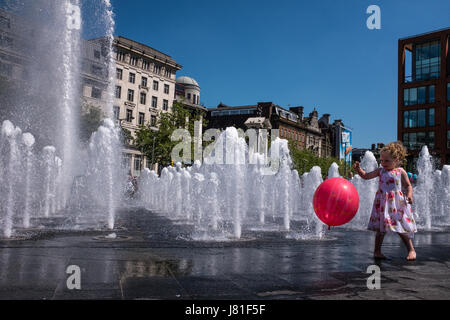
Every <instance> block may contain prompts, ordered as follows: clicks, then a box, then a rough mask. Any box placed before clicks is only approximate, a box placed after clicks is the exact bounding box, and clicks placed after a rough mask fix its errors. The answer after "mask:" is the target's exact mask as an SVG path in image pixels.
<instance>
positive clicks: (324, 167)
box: [289, 140, 354, 179]
mask: <svg viewBox="0 0 450 320" xmlns="http://www.w3.org/2000/svg"><path fill="white" fill-rule="evenodd" d="M289 151H290V154H291V158H292V167H293V169H295V170H297V171H298V174H299V175H300V176H301V175H302V174H304V173H305V172H309V171H310V170H311V169H312V168H313V167H314V166H318V167H320V169H321V171H322V178H323V179H325V178H326V177H327V175H328V169H329V168H330V166H331V164H332V163H333V162H336V164H337V165H338V166H339V174H340V175H341V176H342V177H344V176H347V177H348V176H349V172H350V170H352V171H353V169H351V168H350V166H349V165H348V164H346V163H345V161H344V160H338V159H337V158H333V157H327V158H320V157H317V156H316V155H315V154H314V152H312V151H311V150H307V149H302V150H300V149H298V148H296V147H295V143H294V142H293V141H291V140H289ZM345 165H346V166H347V168H346V167H345ZM353 174H354V171H353Z"/></svg>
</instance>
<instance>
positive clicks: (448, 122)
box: [447, 106, 450, 125]
mask: <svg viewBox="0 0 450 320" xmlns="http://www.w3.org/2000/svg"><path fill="white" fill-rule="evenodd" d="M447 125H450V106H448V107H447Z"/></svg>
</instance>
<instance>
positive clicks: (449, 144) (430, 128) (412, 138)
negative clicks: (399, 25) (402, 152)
mask: <svg viewBox="0 0 450 320" xmlns="http://www.w3.org/2000/svg"><path fill="white" fill-rule="evenodd" d="M449 41H450V28H447V29H442V30H438V31H433V32H428V33H424V34H419V35H415V36H411V37H407V38H402V39H399V40H398V130H397V135H398V140H400V141H402V142H403V144H404V145H405V147H406V148H407V149H408V153H409V157H408V160H409V161H408V162H410V163H415V160H416V159H417V158H418V155H419V152H420V149H421V148H422V146H423V145H427V146H428V148H429V150H430V153H431V154H432V155H433V156H434V157H435V158H436V159H438V161H439V162H440V164H441V165H444V164H450V60H449V59H450V57H449Z"/></svg>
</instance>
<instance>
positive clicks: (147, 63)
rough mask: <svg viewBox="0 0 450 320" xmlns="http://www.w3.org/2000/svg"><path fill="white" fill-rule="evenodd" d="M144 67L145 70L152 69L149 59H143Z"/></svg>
mask: <svg viewBox="0 0 450 320" xmlns="http://www.w3.org/2000/svg"><path fill="white" fill-rule="evenodd" d="M142 69H144V70H148V69H150V62H149V61H148V60H145V59H144V60H143V61H142Z"/></svg>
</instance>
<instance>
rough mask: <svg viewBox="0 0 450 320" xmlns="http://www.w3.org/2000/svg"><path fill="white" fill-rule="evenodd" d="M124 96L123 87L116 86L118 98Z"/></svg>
mask: <svg viewBox="0 0 450 320" xmlns="http://www.w3.org/2000/svg"><path fill="white" fill-rule="evenodd" d="M121 97H122V87H121V86H116V98H117V99H120V98H121Z"/></svg>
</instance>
